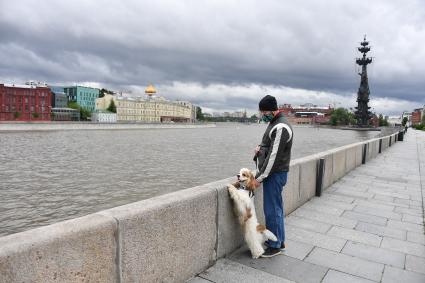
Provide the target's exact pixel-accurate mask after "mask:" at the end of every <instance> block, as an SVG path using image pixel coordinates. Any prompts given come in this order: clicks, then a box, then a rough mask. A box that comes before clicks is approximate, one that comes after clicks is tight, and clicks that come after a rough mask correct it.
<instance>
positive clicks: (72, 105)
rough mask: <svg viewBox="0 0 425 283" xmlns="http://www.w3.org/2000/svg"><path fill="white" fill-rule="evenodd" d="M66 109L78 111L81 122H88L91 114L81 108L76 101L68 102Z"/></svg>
mask: <svg viewBox="0 0 425 283" xmlns="http://www.w3.org/2000/svg"><path fill="white" fill-rule="evenodd" d="M68 107H69V108H72V109H77V110H80V118H81V120H88V119H89V118H90V117H91V112H90V111H89V110H87V109H85V108H84V107H81V106H80V105H79V104H78V103H77V102H76V101H70V102H68Z"/></svg>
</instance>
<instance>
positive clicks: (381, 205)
mask: <svg viewBox="0 0 425 283" xmlns="http://www.w3.org/2000/svg"><path fill="white" fill-rule="evenodd" d="M354 204H356V205H360V206H364V207H370V208H374V209H379V210H387V211H393V210H394V208H395V206H394V205H391V204H389V203H385V201H382V200H378V199H375V198H373V199H370V200H355V201H354Z"/></svg>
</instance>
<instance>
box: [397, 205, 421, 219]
mask: <svg viewBox="0 0 425 283" xmlns="http://www.w3.org/2000/svg"><path fill="white" fill-rule="evenodd" d="M394 212H398V213H403V214H410V215H414V216H422V217H423V212H422V209H420V208H407V207H396V208H395V209H394Z"/></svg>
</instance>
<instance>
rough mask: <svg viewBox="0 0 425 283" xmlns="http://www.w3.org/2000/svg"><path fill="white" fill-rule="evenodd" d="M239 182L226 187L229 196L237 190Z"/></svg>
mask: <svg viewBox="0 0 425 283" xmlns="http://www.w3.org/2000/svg"><path fill="white" fill-rule="evenodd" d="M239 186H240V185H239V182H236V183H233V184H228V185H227V190H228V191H229V193H230V194H232V193H234V192H235V191H237V190H238V189H237V188H239Z"/></svg>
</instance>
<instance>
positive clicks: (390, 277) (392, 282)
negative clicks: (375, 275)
mask: <svg viewBox="0 0 425 283" xmlns="http://www.w3.org/2000/svg"><path fill="white" fill-rule="evenodd" d="M381 282H382V283H400V282H409V283H423V282H425V275H424V274H422V273H416V272H411V271H407V270H404V269H400V268H396V267H391V266H388V265H387V266H385V270H384V275H383V276H382V281H381Z"/></svg>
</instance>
